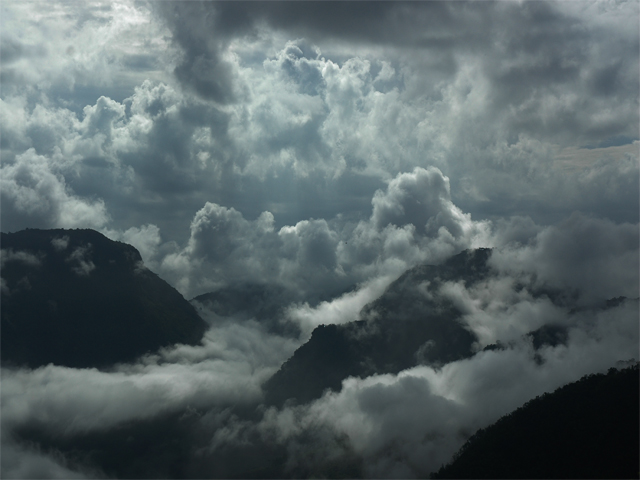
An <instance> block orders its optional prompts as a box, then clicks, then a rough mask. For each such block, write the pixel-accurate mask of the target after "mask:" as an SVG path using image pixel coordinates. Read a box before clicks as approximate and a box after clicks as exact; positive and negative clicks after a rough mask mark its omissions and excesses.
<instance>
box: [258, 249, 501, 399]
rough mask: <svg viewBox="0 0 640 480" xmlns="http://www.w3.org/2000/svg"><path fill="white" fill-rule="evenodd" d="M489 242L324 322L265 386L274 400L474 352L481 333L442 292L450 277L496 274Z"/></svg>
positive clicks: (413, 272) (421, 269)
mask: <svg viewBox="0 0 640 480" xmlns="http://www.w3.org/2000/svg"><path fill="white" fill-rule="evenodd" d="M490 254H491V250H490V249H486V248H481V249H477V250H466V251H464V252H462V253H460V254H458V255H455V256H453V257H451V258H450V259H448V260H447V261H445V262H444V263H442V264H440V265H419V266H417V267H415V268H412V269H410V270H408V271H407V272H405V273H404V274H403V275H401V276H400V278H398V279H397V280H396V281H395V282H393V283H392V284H391V285H389V287H388V288H387V289H386V291H385V292H384V293H383V294H382V296H381V297H380V298H378V299H377V300H375V301H374V302H372V303H370V304H368V305H366V306H365V307H364V308H363V309H362V312H361V318H363V320H359V321H356V322H351V323H347V324H342V325H320V326H319V327H317V328H316V329H315V330H314V331H313V333H312V335H311V338H310V339H309V341H308V342H307V343H305V344H304V345H302V346H301V347H300V348H299V349H298V350H296V352H295V353H294V355H293V356H292V357H291V358H290V359H289V360H288V361H287V362H285V363H284V365H282V367H281V368H280V370H279V371H278V372H276V373H275V375H273V377H271V378H270V379H269V380H268V381H267V382H266V383H265V385H264V387H263V388H264V392H265V399H266V402H267V404H270V405H282V404H283V403H284V402H285V401H286V400H288V399H296V401H297V402H298V403H306V402H309V401H311V400H313V399H316V398H319V397H320V396H322V393H323V392H324V391H325V390H326V389H331V390H334V391H338V390H340V388H341V385H342V380H344V379H345V378H347V377H349V376H358V377H366V376H369V375H372V374H382V373H398V372H400V371H401V370H404V369H407V368H411V367H413V366H415V365H417V364H428V365H442V364H445V363H449V362H452V361H455V360H459V359H462V358H466V357H470V356H471V355H472V354H473V350H472V345H473V343H474V342H475V341H476V337H475V335H474V334H472V333H471V332H469V331H468V330H467V329H465V328H464V326H463V325H462V324H461V323H460V322H459V318H460V317H461V312H460V311H458V309H457V308H456V307H455V306H454V305H453V303H451V301H449V300H448V299H446V298H444V297H443V296H441V295H439V294H438V293H437V292H438V290H439V288H440V286H441V285H442V283H443V282H446V281H462V282H464V283H465V285H471V284H473V283H475V282H478V281H480V280H482V279H483V278H486V277H487V275H489V271H490V270H489V267H488V265H487V260H488V258H489V255H490Z"/></svg>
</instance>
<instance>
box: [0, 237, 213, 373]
mask: <svg viewBox="0 0 640 480" xmlns="http://www.w3.org/2000/svg"><path fill="white" fill-rule="evenodd" d="M0 241H1V243H0V246H1V248H2V306H1V314H2V320H1V328H2V340H1V347H2V362H3V365H4V366H8V365H16V366H28V367H32V368H35V367H38V366H41V365H46V364H48V363H53V364H55V365H64V366H68V367H108V366H110V365H113V364H115V363H118V362H128V361H132V360H134V359H135V358H136V357H138V356H140V355H142V354H144V353H147V352H153V351H156V350H158V349H159V348H160V347H163V346H168V345H172V344H175V343H186V344H197V343H198V342H199V341H200V340H201V339H202V335H203V334H204V331H205V328H206V324H205V322H204V321H203V320H202V319H201V318H200V317H199V316H198V314H197V312H196V310H195V309H194V307H193V306H192V305H191V304H190V303H189V302H187V301H186V300H185V299H184V298H183V297H182V295H180V293H179V292H178V291H176V290H175V289H174V288H173V287H171V286H170V285H169V284H168V283H167V282H165V281H164V280H162V279H161V278H159V277H158V276H157V275H156V274H154V273H152V272H151V271H149V270H148V269H147V268H146V267H145V266H144V264H143V262H142V258H141V257H140V253H139V252H138V251H137V250H136V249H135V248H134V247H132V246H130V245H127V244H125V243H121V242H115V241H112V240H109V239H108V238H107V237H105V236H104V235H102V234H101V233H98V232H96V231H94V230H63V229H56V230H35V229H27V230H23V231H20V232H16V233H2V234H1V238H0Z"/></svg>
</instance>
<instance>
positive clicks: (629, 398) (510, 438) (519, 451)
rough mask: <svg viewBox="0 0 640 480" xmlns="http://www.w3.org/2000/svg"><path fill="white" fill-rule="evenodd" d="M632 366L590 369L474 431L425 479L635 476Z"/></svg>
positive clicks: (637, 399) (637, 418)
mask: <svg viewBox="0 0 640 480" xmlns="http://www.w3.org/2000/svg"><path fill="white" fill-rule="evenodd" d="M638 374H639V369H638V364H637V363H636V364H635V365H634V366H632V367H629V368H625V369H623V370H617V369H615V368H612V369H610V370H609V372H608V373H606V374H591V375H587V376H585V377H583V378H582V379H580V380H579V381H577V382H575V383H570V384H568V385H565V386H563V387H561V388H559V389H557V390H556V391H555V392H553V393H546V394H544V395H542V396H539V397H536V398H535V399H533V400H531V401H529V402H527V403H526V404H525V405H523V406H522V407H520V408H518V409H517V410H515V411H514V412H512V413H510V414H508V415H505V416H504V417H502V418H500V419H499V420H498V421H497V422H496V423H494V424H493V425H491V426H489V427H487V428H485V429H481V430H479V431H478V432H476V433H475V435H473V436H472V437H471V438H470V439H469V440H468V441H467V443H465V444H464V445H463V447H462V448H461V449H460V450H459V451H458V453H457V454H456V455H455V456H454V459H453V460H452V461H451V462H450V463H449V464H448V465H446V466H443V467H442V468H441V469H440V470H438V471H437V472H435V473H434V474H432V475H431V478H638V476H639V470H640V468H639V461H640V454H639V453H638V452H640V441H639V440H638V438H639V437H638V425H639V423H640V415H639V413H638V412H639V411H640V395H639V393H638V392H639V391H640V382H639V376H638Z"/></svg>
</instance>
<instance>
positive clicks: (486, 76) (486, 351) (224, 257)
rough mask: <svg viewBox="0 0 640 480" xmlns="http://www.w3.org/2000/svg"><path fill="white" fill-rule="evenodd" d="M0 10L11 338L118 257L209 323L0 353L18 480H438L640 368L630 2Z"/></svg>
mask: <svg viewBox="0 0 640 480" xmlns="http://www.w3.org/2000/svg"><path fill="white" fill-rule="evenodd" d="M0 9H1V10H2V15H1V16H0V21H1V22H2V38H1V39H0V40H1V43H0V49H1V54H2V63H1V72H0V81H1V83H0V102H1V103H0V105H1V108H0V129H1V130H2V137H1V141H0V154H1V156H2V164H1V166H0V171H1V174H0V182H1V204H0V205H1V213H2V217H1V222H2V223H1V227H2V232H5V233H3V245H2V258H1V267H2V284H1V287H2V296H3V298H2V303H3V308H2V316H3V320H2V321H3V324H2V328H3V330H5V328H6V329H7V330H5V331H6V332H9V328H13V325H11V324H10V323H11V322H14V321H19V319H17V318H16V317H15V316H11V315H13V312H18V311H22V310H20V309H21V308H24V309H27V310H24V311H32V312H33V311H36V307H33V309H32V310H28V308H31V307H30V306H29V305H26V306H24V307H23V305H25V304H24V303H20V302H24V301H23V300H21V299H24V298H35V299H37V301H40V300H41V299H42V309H41V310H37V311H38V312H45V311H50V312H54V313H55V312H60V311H65V310H64V308H67V307H65V306H64V305H66V304H63V303H62V301H61V300H58V299H57V297H56V299H55V301H56V302H57V303H55V302H54V298H53V295H54V293H52V292H58V291H60V292H62V291H63V290H64V289H65V288H66V287H65V285H67V284H66V283H64V282H67V281H68V282H70V283H68V285H87V289H88V290H86V291H87V292H89V291H91V292H93V291H94V290H90V288H94V287H89V285H97V287H95V288H96V289H102V288H103V287H102V286H103V284H102V283H92V282H98V281H103V280H100V279H104V278H106V279H111V277H105V276H104V275H107V274H106V273H105V272H107V271H110V270H109V268H111V267H110V265H113V261H111V263H109V262H110V261H109V260H108V258H107V257H108V256H105V255H107V254H106V253H104V252H106V251H109V252H111V251H112V252H116V253H117V252H118V251H120V250H118V249H125V247H122V245H121V244H120V243H116V242H123V243H125V244H129V245H132V246H133V247H135V249H137V251H138V252H139V257H135V259H134V260H131V258H133V257H131V256H126V255H125V256H126V258H127V259H128V260H127V261H124V263H123V265H125V264H126V265H127V267H126V268H125V269H124V270H123V272H124V273H122V275H125V277H126V278H127V279H129V280H126V281H124V280H117V282H118V285H119V288H121V289H122V288H132V289H133V288H134V285H135V288H138V290H135V292H141V293H140V298H141V299H142V300H140V301H141V305H142V306H140V307H138V306H136V308H140V310H136V312H138V311H140V312H147V311H154V312H157V311H160V310H161V308H160V307H159V305H161V301H165V300H166V301H167V302H168V301H169V300H170V299H171V301H174V297H173V296H170V295H169V294H168V293H153V292H155V290H153V289H155V288H158V289H161V288H165V287H160V286H158V287H156V286H153V287H152V286H150V285H152V284H153V285H156V283H153V282H156V279H157V284H158V285H159V284H160V283H161V282H162V283H163V284H164V282H166V283H168V285H167V286H166V288H167V289H168V288H170V287H173V288H175V290H177V292H179V294H181V295H182V297H184V299H186V300H185V301H184V305H183V304H181V303H180V302H179V301H178V300H175V302H177V303H176V304H175V308H176V309H182V310H180V311H187V310H188V311H189V312H191V310H190V309H194V312H197V314H198V315H199V316H200V317H201V318H202V320H203V321H204V325H205V326H204V327H202V328H203V329H204V330H206V331H205V333H204V335H203V336H202V340H201V341H199V342H198V341H186V340H175V338H178V337H179V334H180V335H182V333H180V332H181V330H180V328H182V327H175V328H178V330H172V329H174V326H173V324H172V323H171V320H170V319H163V320H162V322H165V323H162V329H163V330H162V332H163V333H162V335H165V334H166V338H165V337H163V338H162V339H160V337H158V339H157V342H156V343H155V344H153V347H150V346H146V345H147V344H145V346H144V347H140V348H138V350H135V352H137V353H136V354H135V356H134V357H131V358H126V359H125V360H122V361H113V362H111V363H109V364H108V365H107V364H100V365H98V364H96V365H90V366H88V367H86V366H83V367H82V368H73V367H72V366H70V365H65V364H64V362H63V361H61V362H56V361H52V362H53V363H48V362H46V361H45V362H44V363H42V364H33V365H31V366H30V367H27V366H24V365H21V364H20V363H19V362H18V363H17V364H14V363H12V362H8V361H6V359H5V357H4V356H3V365H2V391H1V402H2V403H1V419H2V465H1V468H2V476H3V477H6V478H43V477H46V478H89V477H98V478H104V477H107V476H108V477H124V478H133V477H146V478H150V477H155V478H169V477H182V478H202V477H222V478H230V477H234V478H238V477H244V478H248V477H251V478H266V477H270V478H274V477H310V476H315V477H351V478H353V477H367V478H382V477H384V478H416V477H425V476H428V475H429V474H430V473H433V472H435V471H437V470H438V469H439V468H440V467H441V466H442V465H444V464H447V463H448V462H449V461H451V459H452V458H453V457H454V454H455V453H456V452H457V451H458V450H459V449H460V447H461V446H462V445H463V444H464V443H465V442H466V441H467V439H469V437H471V436H472V435H473V434H474V433H475V432H476V431H477V430H478V429H480V428H486V427H488V426H489V425H491V424H493V423H494V422H496V421H497V420H498V419H499V418H500V417H502V416H504V415H506V414H509V413H510V412H512V411H513V410H515V409H516V408H518V407H520V406H522V405H523V404H525V403H526V402H527V401H529V400H531V399H533V398H535V397H536V396H539V395H542V394H543V393H545V392H552V391H554V390H555V389H557V388H559V387H561V386H563V385H566V384H568V383H570V382H576V381H577V380H579V379H580V378H581V377H583V376H584V375H588V374H594V373H603V372H606V371H607V370H608V369H610V368H620V369H621V368H623V367H625V366H628V365H632V364H634V362H635V361H636V360H638V359H640V352H639V341H640V339H639V332H638V296H639V294H638V291H639V287H640V286H639V274H638V265H639V262H640V259H639V242H640V237H639V230H638V228H639V223H638V222H639V215H640V208H639V203H638V198H639V195H640V189H639V184H640V181H639V178H640V168H639V163H638V145H639V143H638V142H639V141H640V139H639V134H638V131H639V130H638V129H639V115H638V107H639V106H638V92H639V91H640V90H639V77H638V60H639V55H640V34H639V29H638V22H637V19H638V14H639V12H638V4H637V3H636V2H624V1H623V2H609V1H593V2H592V1H588V2H587V1H585V2H546V1H545V2H538V1H536V2H518V3H512V2H491V3H486V2H470V3H469V2H445V1H437V2H407V3H405V2H335V3H334V2H329V3H326V2H133V1H128V0H123V1H118V2H94V3H86V4H78V3H65V2H55V3H53V4H49V3H48V4H47V6H46V8H44V4H42V3H40V2H17V1H9V2H3V4H2V5H0ZM24 229H40V230H30V232H32V235H35V233H34V232H45V231H47V230H48V231H50V232H51V233H50V234H49V233H42V235H43V237H42V238H44V240H42V239H41V240H39V241H43V242H44V243H42V244H38V245H39V246H34V245H36V243H32V244H28V243H23V244H21V245H22V246H20V245H18V243H15V245H14V244H13V243H11V242H14V240H10V238H17V237H10V236H11V235H17V234H16V233H9V232H19V231H22V230H24ZM53 229H65V230H64V231H63V230H53ZM73 229H92V230H95V231H96V232H99V233H96V232H93V233H92V234H91V235H94V234H95V235H96V236H86V237H82V235H89V234H87V233H82V232H86V230H73ZM65 232H67V233H65ZM5 235H7V236H6V237H5ZM26 235H27V234H25V237H23V238H27V236H26ZM47 235H49V236H47ZM103 236H104V237H106V238H104V237H103ZM34 238H35V237H34ZM80 238H82V240H77V239H80ZM87 239H89V240H87ZM102 239H103V240H102ZM29 241H31V240H29ZM16 242H17V241H16ZM33 242H35V240H33ZM78 242H79V243H78ZM101 242H102V243H101ZM42 245H45V246H42ZM101 245H104V247H102V246H101ZM103 248H106V249H107V250H104V249H103ZM109 249H113V250H109ZM125 250H126V249H125ZM125 250H122V251H125ZM116 253H113V255H116ZM109 255H111V253H109ZM118 255H119V254H118ZM123 255H124V254H123ZM127 255H129V254H127ZM131 255H133V254H131ZM134 256H135V255H134ZM109 258H111V257H109ZM113 258H116V257H113ZM118 258H119V257H118ZM123 258H124V257H123ZM138 259H141V260H142V262H143V263H141V262H140V261H139V260H138ZM127 262H129V263H127ZM52 265H55V269H57V270H51V271H53V272H54V274H55V275H58V274H60V285H59V286H57V287H56V288H51V289H49V290H47V288H45V287H42V286H41V285H44V284H42V283H38V282H40V281H41V280H38V279H42V278H44V279H50V278H52V277H49V276H47V275H50V271H49V270H48V269H49V268H54V267H52ZM123 268H124V267H123ZM125 270H126V271H125ZM59 272H63V273H59ZM109 275H111V274H110V273H109ZM114 275H115V274H114ZM145 275H146V276H147V277H145ZM156 276H157V277H156ZM125 277H122V278H125ZM151 277H153V282H152V281H151V280H149V283H148V284H145V283H140V282H141V280H140V279H141V278H151ZM113 278H116V277H115V276H114V277H113ZM117 278H118V279H120V278H121V277H117ZM63 279H65V280H64V282H63ZM47 281H50V280H47ZM104 281H105V282H106V281H107V280H104ZM109 281H111V280H109ZM129 281H131V282H132V283H126V282H129ZM54 283H55V282H54ZM129 285H132V286H131V287H129ZM145 285H149V286H145ZM169 286H170V287H169ZM76 288H78V287H75V286H74V287H73V289H74V290H73V291H76V290H75V289H76ZM73 291H68V292H66V293H64V294H63V293H60V295H63V296H64V298H65V299H67V300H68V301H69V302H71V303H69V305H71V306H69V307H68V308H69V310H68V311H70V312H75V310H73V309H74V308H75V307H74V306H73V305H75V304H74V303H73V302H74V301H75V300H76V298H74V295H73ZM81 291H85V290H82V289H80V288H79V289H78V290H77V292H81ZM113 291H114V292H115V291H119V290H117V289H115V288H114V290H113ZM132 291H133V290H132ZM158 291H160V292H165V290H158ZM41 292H45V293H41ZM149 292H151V293H149ZM166 292H168V290H167V291H166ZM174 293H175V292H174ZM29 295H33V297H30V296H29ZM47 295H49V296H50V298H49V297H47ZM56 295H57V293H56ZM77 295H79V294H77ZM92 295H93V294H92ZM145 295H150V296H148V297H145ZM153 295H155V296H153ZM175 295H176V296H177V297H179V295H178V294H177V293H175ZM40 296H42V297H40ZM107 297H108V291H107ZM125 297H126V296H125V295H121V294H118V299H119V300H122V299H123V298H125ZM177 297H176V298H177ZM60 298H63V297H60ZM127 298H128V297H127ZM146 298H150V299H151V300H149V301H148V302H147V300H145V299H146ZM67 300H65V301H67ZM79 300H82V301H84V302H85V303H88V304H91V303H92V300H91V299H89V298H85V299H79ZM180 300H182V299H180ZM101 301H102V300H101ZM127 301H129V300H127ZM132 301H133V300H132ZM187 301H188V302H189V304H190V305H188V304H187ZM47 302H48V303H47ZM52 302H53V303H52ZM105 302H106V303H104V305H108V304H109V302H110V300H105ZM114 302H115V303H117V302H116V301H115V300H114ZM145 302H146V303H145ZM93 303H95V305H102V304H101V303H99V302H98V301H97V300H96V301H95V302H93ZM15 305H18V306H15ZM34 305H35V303H34ZM38 305H39V304H38ZM95 305H94V306H95ZM126 305H127V306H128V307H127V308H133V307H130V305H133V303H131V304H129V303H127V304H126ZM136 305H137V304H136ZM162 305H164V304H162ZM38 308H40V307H38ZM83 308H84V307H83ZM87 308H88V307H87ZM99 308H102V307H99ZM114 308H115V307H114ZM164 308H165V307H162V309H164ZM171 308H174V307H173V306H172V307H171ZM47 309H49V310H47ZM185 309H186V310H185ZM114 311H115V310H114ZM176 311H177V310H176ZM54 313H52V314H51V315H52V316H51V318H55V315H54ZM188 314H189V315H191V313H188ZM39 315H40V314H39ZM78 315H80V314H78ZM140 315H142V314H140ZM145 315H146V314H145ZM41 317H42V318H41ZM45 317H46V315H43V316H38V318H37V322H46V321H47V320H46V318H45ZM47 318H48V317H47ZM74 318H75V317H74ZM96 318H101V319H102V318H103V317H98V316H97V317H96ZM105 318H106V317H105ZM141 318H142V317H141ZM145 318H146V317H145ZM163 318H164V317H163ZM190 318H191V317H190ZM96 321H97V320H96ZM185 321H186V320H185ZM5 322H9V323H5ZM37 322H36V321H35V320H34V323H33V325H38V323H37ZM100 322H103V320H100ZM104 322H105V323H104V325H105V326H106V327H107V329H108V328H112V326H111V325H110V323H109V322H108V321H106V320H105V321H104ZM113 324H114V325H116V324H117V322H113ZM6 325H9V327H7V326H6ZM42 325H47V324H46V323H42ZM101 325H102V324H101ZM123 325H125V324H123ZM127 325H129V324H126V325H125V326H123V327H122V329H123V330H121V332H129V331H128V330H127V328H129V327H128V326H127ZM145 325H146V324H145ZM43 328H44V327H43ZM46 328H49V327H48V326H47V327H46ZM46 328H45V332H44V333H43V332H38V335H36V334H34V335H33V339H34V340H33V342H36V340H35V339H36V338H38V339H40V338H46V336H47V335H48V334H47V333H46V332H48V331H49V330H46ZM113 328H115V327H113ZM118 328H121V327H118ZM145 328H146V327H145ZM185 328H186V327H185ZM198 328H200V327H198ZM11 331H13V330H11ZM87 331H88V330H87ZM105 331H106V330H105ZM140 331H142V330H140ZM145 331H146V330H145ZM171 332H173V333H171ZM176 332H178V333H176ZM183 333H184V332H183ZM126 334H127V335H128V334H129V333H126ZM122 335H125V333H122ZM140 335H142V334H140ZM144 335H146V334H144ZM158 335H160V334H158ZM172 335H173V336H172ZM21 338H22V337H21ZM25 338H26V337H25ZM95 338H97V337H95ZM95 338H94V340H95ZM114 338H115V337H114ZM132 338H133V337H132ZM136 338H137V337H136ZM154 338H155V337H154ZM179 338H183V337H179ZM185 338H186V337H185ZM189 338H191V337H189ZM198 338H199V337H198ZM167 339H169V340H167ZM170 339H173V340H170ZM94 340H91V339H88V338H84V339H83V338H82V337H80V336H78V337H77V338H75V339H74V340H73V342H75V343H77V344H79V345H80V346H81V347H82V348H85V351H86V349H87V348H88V349H93V348H94V347H92V346H91V345H92V344H91V341H94ZM38 341H41V340H38ZM52 341H53V338H52ZM65 341H70V340H68V339H67V340H65ZM114 341H115V342H116V343H117V342H118V340H117V339H116V340H114ZM154 341H155V340H154ZM27 342H28V340H27ZM83 342H84V343H85V345H82V343H83ZM131 342H133V340H131ZM176 342H178V343H176ZM447 342H451V343H447ZM455 342H458V343H455ZM124 343H126V342H124ZM27 344H28V343H27ZM27 344H25V345H27ZM35 344H36V343H33V345H35ZM104 345H109V343H108V341H107V340H105V343H104ZM149 345H151V343H149ZM444 345H446V346H444ZM4 348H5V347H4V346H3V349H4ZM25 348H33V347H25ZM55 348H58V347H55ZM55 348H54V347H52V351H53V350H55ZM60 348H63V347H60ZM65 348H66V347H65ZM82 348H80V347H79V349H78V351H82ZM18 350H19V349H17V348H16V351H18ZM45 350H46V349H45ZM8 351H9V350H7V352H8ZM43 351H44V350H43ZM47 351H48V350H47ZM132 351H133V350H132ZM140 352H146V353H140ZM7 355H8V353H7ZM42 356H43V358H44V356H45V354H44V353H42ZM116 356H117V355H115V354H114V357H113V358H115V357H116ZM60 358H62V357H60ZM110 358H111V357H110ZM278 382H280V383H278ZM305 389H306V390H305ZM274 392H275V393H274ZM290 392H294V393H295V392H297V393H298V394H299V395H300V398H298V399H297V400H295V399H293V398H292V397H291V396H290ZM309 392H313V393H309ZM291 395H293V393H291ZM304 395H308V396H307V397H304ZM274 399H277V400H274ZM287 399H289V400H288V401H287Z"/></svg>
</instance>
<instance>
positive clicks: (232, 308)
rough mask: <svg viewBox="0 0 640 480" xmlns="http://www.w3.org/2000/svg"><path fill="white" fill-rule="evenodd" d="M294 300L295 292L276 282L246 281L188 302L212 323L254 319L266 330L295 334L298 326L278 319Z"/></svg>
mask: <svg viewBox="0 0 640 480" xmlns="http://www.w3.org/2000/svg"><path fill="white" fill-rule="evenodd" d="M295 300H296V297H295V295H294V294H293V293H292V292H290V291H288V290H287V289H285V288H284V287H282V286H280V285H277V284H261V283H248V282H247V283H238V284H234V285H228V286H225V287H222V288H220V289H218V290H216V291H214V292H209V293H205V294H203V295H198V296H197V297H195V298H192V299H191V303H192V304H193V305H194V306H195V307H196V309H197V310H198V311H200V312H201V313H202V315H203V316H206V317H205V318H207V320H208V321H210V322H211V323H214V324H215V323H216V321H218V320H221V319H226V318H232V319H233V321H234V322H243V321H246V320H256V321H258V322H259V323H260V324H261V325H263V326H264V327H265V328H266V330H267V331H268V332H269V333H273V334H276V335H284V336H291V337H297V336H299V335H300V329H299V328H298V327H297V326H295V325H294V324H292V323H291V322H283V321H282V318H283V317H284V315H285V310H286V308H287V306H288V305H289V304H291V303H292V302H293V301H295ZM211 313H213V315H214V317H213V318H212V317H211V315H210V314H211Z"/></svg>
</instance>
